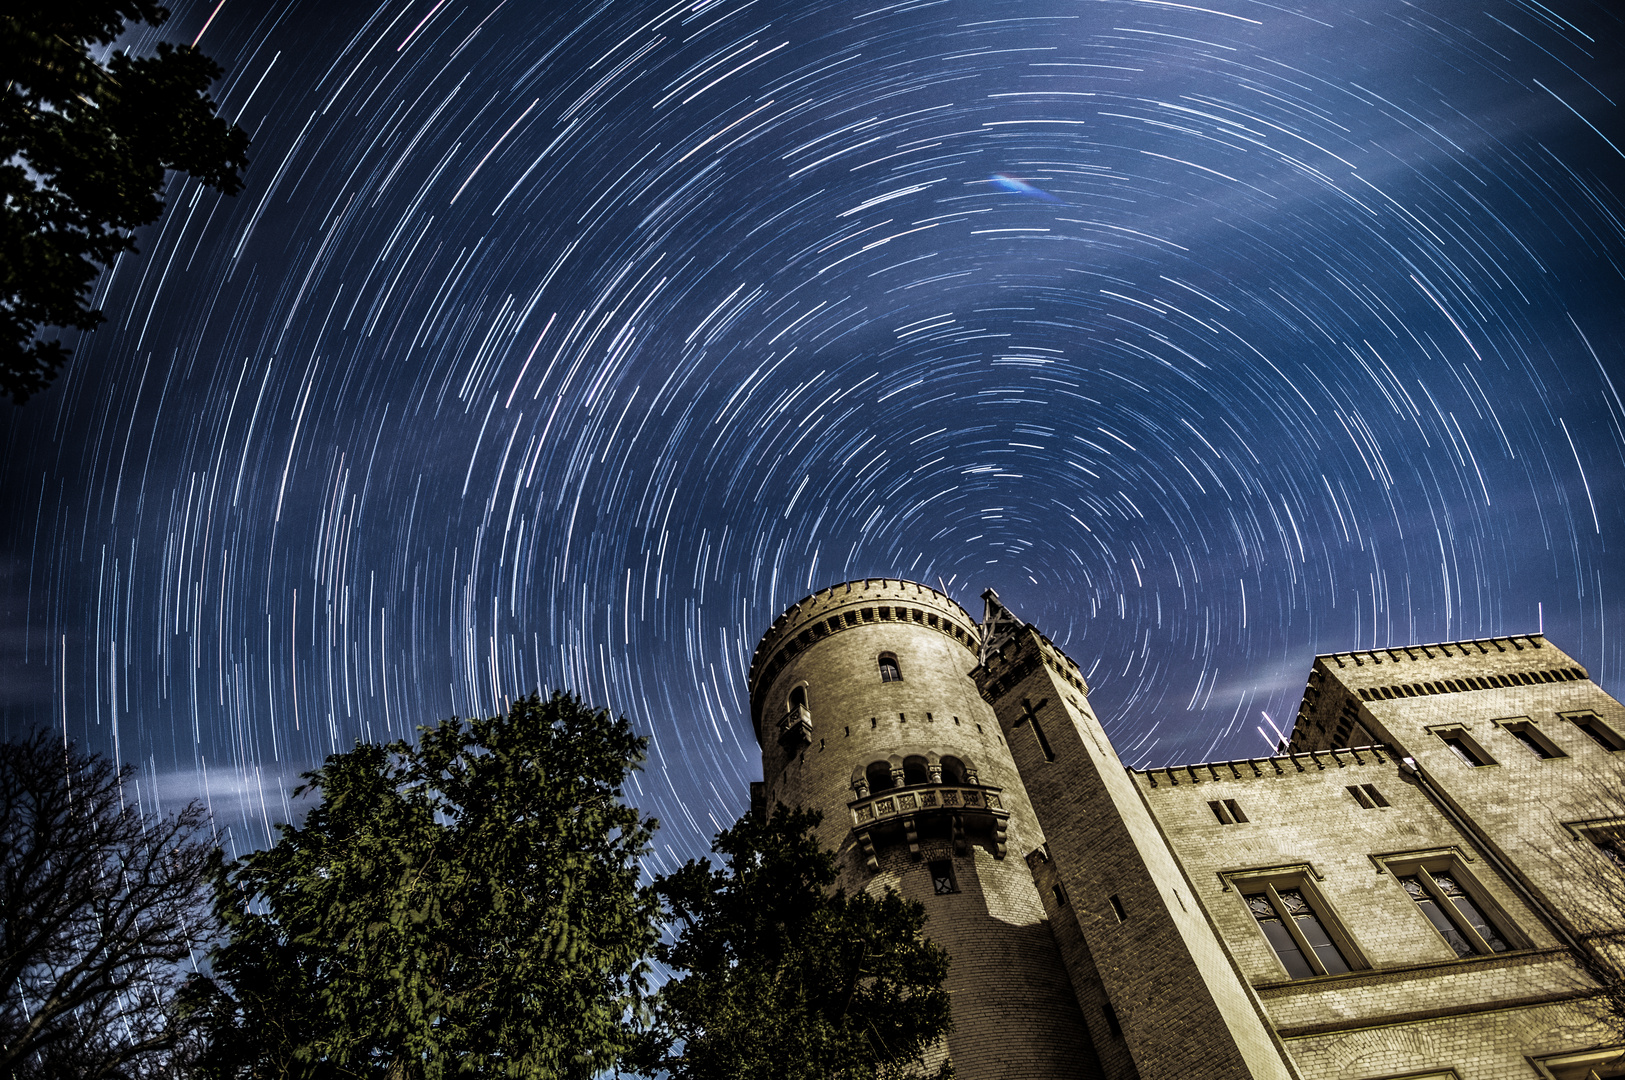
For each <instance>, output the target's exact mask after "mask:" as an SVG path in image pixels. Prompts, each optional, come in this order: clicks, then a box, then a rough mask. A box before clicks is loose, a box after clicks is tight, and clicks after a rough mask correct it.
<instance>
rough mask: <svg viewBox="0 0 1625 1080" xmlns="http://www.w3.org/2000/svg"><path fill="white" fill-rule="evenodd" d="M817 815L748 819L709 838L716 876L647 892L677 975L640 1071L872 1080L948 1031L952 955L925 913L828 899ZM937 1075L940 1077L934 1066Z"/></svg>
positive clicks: (691, 873)
mask: <svg viewBox="0 0 1625 1080" xmlns="http://www.w3.org/2000/svg"><path fill="white" fill-rule="evenodd" d="M819 818H820V815H818V814H817V813H815V812H807V811H799V810H787V809H786V808H784V807H782V806H781V807H779V808H777V809H776V810H775V811H774V813H773V815H772V816H771V818H765V819H764V817H763V816H761V815H759V814H757V813H755V812H752V813H750V814H747V815H746V816H745V817H743V818H741V819H740V820H739V821H738V823H736V824H735V825H734V827H733V828H731V829H727V830H725V831H723V832H722V833H720V834H718V836H717V838H716V842H715V844H714V845H713V848H712V850H713V851H715V852H716V853H717V854H718V855H721V856H722V858H723V861H724V863H725V864H726V870H717V869H714V868H712V867H711V866H710V865H709V864H707V863H700V862H689V863H688V864H687V865H685V866H684V867H683V868H682V869H680V870H678V871H677V872H676V873H674V874H672V875H670V876H668V877H665V878H662V879H660V881H659V882H657V884H656V888H657V889H658V890H659V892H660V894H661V896H662V897H663V898H664V899H665V900H666V901H668V902H669V903H670V905H671V909H672V912H673V913H674V914H675V916H676V917H677V918H678V919H679V920H681V922H682V929H681V932H680V934H679V935H678V937H677V939H676V941H675V942H674V943H666V944H663V945H662V946H661V947H660V948H659V950H658V955H659V959H660V960H661V961H662V962H664V963H666V964H668V965H669V966H671V967H673V968H676V969H679V970H681V971H683V972H686V974H684V975H682V977H680V978H675V979H673V980H672V981H671V982H668V983H667V984H666V985H665V986H664V987H663V988H662V989H661V990H660V992H659V995H658V996H657V998H656V1002H655V1014H654V1024H653V1027H652V1029H651V1031H650V1032H649V1034H648V1041H647V1042H646V1044H645V1045H644V1047H643V1051H642V1058H641V1060H640V1064H641V1066H642V1067H643V1068H645V1069H649V1070H660V1069H663V1070H666V1071H667V1072H669V1074H670V1076H671V1077H673V1078H674V1080H721V1078H724V1077H726V1078H729V1080H777V1078H785V1080H790V1078H795V1080H814V1078H828V1080H875V1078H876V1077H877V1076H878V1077H900V1076H907V1075H911V1074H914V1073H917V1072H918V1071H919V1070H920V1067H921V1064H922V1062H923V1059H924V1057H925V1056H926V1054H927V1052H928V1051H929V1050H930V1049H931V1048H932V1047H933V1046H934V1044H935V1043H936V1042H937V1041H938V1040H939V1039H940V1038H941V1037H942V1036H943V1035H945V1034H946V1033H947V1031H948V1027H949V1023H950V1021H949V1011H948V994H947V991H946V990H944V989H943V987H942V981H943V979H944V978H945V977H946V975H947V972H948V955H947V953H946V952H944V951H943V950H942V949H940V948H938V947H937V946H936V945H933V944H932V943H931V942H929V941H927V940H925V938H924V937H922V930H923V928H924V925H925V911H924V908H923V907H922V906H921V905H920V904H918V903H915V902H912V901H907V900H904V899H903V898H902V897H900V896H898V895H897V894H896V893H895V892H891V891H888V892H886V893H885V894H884V895H882V896H879V897H876V896H870V895H869V894H867V893H857V894H855V895H850V896H849V895H847V893H846V892H845V890H842V889H833V888H832V887H833V885H834V884H835V860H834V857H833V856H832V855H831V854H830V853H829V852H827V851H825V850H823V849H822V848H821V847H820V846H819V844H818V841H817V839H816V837H815V836H814V835H813V830H814V829H815V828H816V826H817V824H818V821H819ZM938 1075H939V1076H950V1075H952V1074H951V1070H950V1068H949V1067H948V1066H947V1065H946V1064H944V1066H943V1069H942V1071H941V1072H940V1073H939V1074H938Z"/></svg>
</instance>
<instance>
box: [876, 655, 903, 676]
mask: <svg viewBox="0 0 1625 1080" xmlns="http://www.w3.org/2000/svg"><path fill="white" fill-rule="evenodd" d="M880 681H881V682H902V681H903V669H902V668H900V667H898V666H897V656H896V654H895V653H889V652H883V653H881V654H880Z"/></svg>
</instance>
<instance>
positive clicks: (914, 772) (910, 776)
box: [903, 757, 930, 787]
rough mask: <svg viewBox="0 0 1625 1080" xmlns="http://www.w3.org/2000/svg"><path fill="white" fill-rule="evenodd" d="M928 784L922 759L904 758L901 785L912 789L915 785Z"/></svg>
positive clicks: (927, 776) (928, 777)
mask: <svg viewBox="0 0 1625 1080" xmlns="http://www.w3.org/2000/svg"><path fill="white" fill-rule="evenodd" d="M926 783H930V776H929V774H928V773H927V772H926V769H925V759H924V758H923V757H906V758H904V759H903V785H904V786H905V787H913V786H914V785H915V784H926Z"/></svg>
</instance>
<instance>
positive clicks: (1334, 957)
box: [1280, 889, 1349, 975]
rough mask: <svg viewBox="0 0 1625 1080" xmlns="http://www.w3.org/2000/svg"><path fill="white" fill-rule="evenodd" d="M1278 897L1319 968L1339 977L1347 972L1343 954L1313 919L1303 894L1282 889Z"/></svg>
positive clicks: (1313, 915)
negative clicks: (1313, 955) (1306, 943)
mask: <svg viewBox="0 0 1625 1080" xmlns="http://www.w3.org/2000/svg"><path fill="white" fill-rule="evenodd" d="M1280 895H1281V903H1283V904H1285V905H1286V910H1287V912H1288V914H1290V915H1291V916H1292V918H1293V919H1294V920H1295V921H1296V922H1297V924H1298V932H1299V933H1301V934H1302V935H1303V937H1304V940H1305V941H1307V942H1309V947H1310V948H1311V949H1313V950H1315V957H1316V959H1318V960H1319V961H1320V966H1321V967H1323V968H1325V969H1326V974H1328V975H1341V974H1342V973H1343V972H1345V971H1347V970H1348V969H1349V966H1348V964H1347V963H1346V962H1345V961H1344V960H1343V954H1342V953H1340V952H1338V951H1337V946H1336V945H1333V944H1332V939H1331V938H1330V937H1329V936H1328V935H1327V933H1326V928H1325V927H1323V926H1321V925H1320V920H1319V919H1317V918H1316V917H1315V912H1314V909H1313V908H1311V907H1310V906H1309V901H1307V900H1305V899H1304V898H1303V893H1302V892H1300V891H1299V890H1297V889H1282V890H1280Z"/></svg>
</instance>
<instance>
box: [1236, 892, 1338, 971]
mask: <svg viewBox="0 0 1625 1080" xmlns="http://www.w3.org/2000/svg"><path fill="white" fill-rule="evenodd" d="M1244 899H1245V900H1246V901H1247V909H1248V910H1249V911H1251V912H1252V914H1253V918H1254V919H1256V920H1257V921H1258V928H1259V930H1260V931H1262V932H1263V934H1264V939H1265V940H1266V941H1268V942H1269V943H1270V947H1271V948H1272V949H1274V950H1275V955H1276V957H1278V958H1279V959H1280V961H1281V966H1282V967H1284V968H1286V971H1287V975H1288V977H1289V978H1293V979H1311V978H1314V977H1315V976H1317V975H1341V974H1342V973H1344V972H1345V971H1348V970H1349V965H1348V961H1347V960H1346V959H1344V957H1343V953H1342V951H1341V950H1340V949H1339V948H1338V947H1337V944H1336V942H1334V941H1333V940H1332V938H1331V935H1330V934H1329V933H1327V931H1326V927H1325V925H1324V924H1323V923H1322V922H1321V920H1320V916H1319V915H1317V914H1316V912H1315V909H1314V908H1313V907H1311V906H1310V904H1309V901H1308V899H1307V898H1306V897H1305V896H1304V894H1303V890H1302V889H1301V888H1283V889H1277V888H1275V887H1274V886H1266V887H1265V889H1264V891H1262V892H1256V893H1248V894H1246V895H1245V896H1244Z"/></svg>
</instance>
